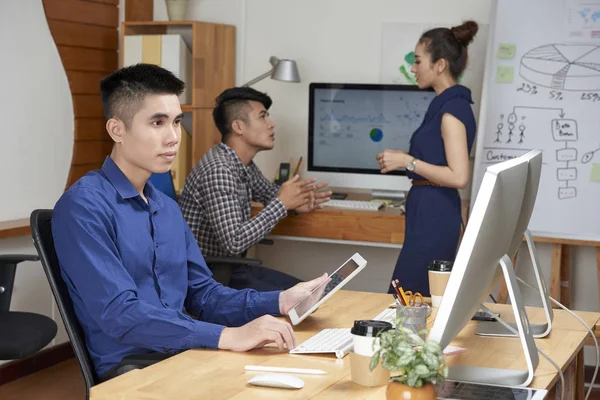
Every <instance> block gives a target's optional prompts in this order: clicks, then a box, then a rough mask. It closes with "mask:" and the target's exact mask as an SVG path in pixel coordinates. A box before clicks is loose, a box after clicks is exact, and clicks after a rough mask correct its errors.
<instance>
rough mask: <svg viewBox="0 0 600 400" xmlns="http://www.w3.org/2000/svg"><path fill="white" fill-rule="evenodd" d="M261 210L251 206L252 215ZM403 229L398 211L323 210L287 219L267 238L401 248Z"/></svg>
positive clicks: (388, 209)
mask: <svg viewBox="0 0 600 400" xmlns="http://www.w3.org/2000/svg"><path fill="white" fill-rule="evenodd" d="M261 209H262V206H258V205H256V206H254V205H253V207H252V215H256V214H257V213H258V212H259V211H260V210H261ZM404 225H405V219H404V215H403V214H402V212H401V211H400V209H399V208H391V207H386V208H384V209H382V210H379V211H358V210H344V209H340V208H324V209H321V210H315V211H313V212H311V213H307V214H300V215H289V216H288V217H287V218H284V219H282V220H281V221H279V223H278V224H277V225H276V226H275V228H274V229H273V230H272V231H271V235H282V236H296V237H305V238H318V239H330V240H349V241H358V242H376V243H386V244H402V243H403V242H404Z"/></svg>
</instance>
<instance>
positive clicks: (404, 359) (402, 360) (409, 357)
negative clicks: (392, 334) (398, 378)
mask: <svg viewBox="0 0 600 400" xmlns="http://www.w3.org/2000/svg"><path fill="white" fill-rule="evenodd" d="M415 358H416V356H415V354H414V353H409V352H407V353H404V354H402V355H401V356H400V357H398V361H396V365H397V366H399V367H403V366H408V365H409V364H410V363H412V362H413V361H414V360H415Z"/></svg>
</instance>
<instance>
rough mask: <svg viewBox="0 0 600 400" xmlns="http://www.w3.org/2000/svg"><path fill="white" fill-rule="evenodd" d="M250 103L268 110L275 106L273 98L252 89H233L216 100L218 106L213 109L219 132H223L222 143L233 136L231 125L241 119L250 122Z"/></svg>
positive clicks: (244, 87)
mask: <svg viewBox="0 0 600 400" xmlns="http://www.w3.org/2000/svg"><path fill="white" fill-rule="evenodd" d="M249 101H257V102H259V103H261V104H262V105H263V106H265V108H266V109H267V110H268V109H269V107H271V104H273V101H272V100H271V98H270V97H269V96H268V95H267V94H266V93H262V92H259V91H258V90H255V89H252V88H250V87H246V86H243V87H233V88H230V89H227V90H225V91H223V93H221V94H220V95H219V96H218V97H217V99H216V105H215V108H214V109H213V120H214V121H215V125H216V126H217V129H218V130H219V132H221V136H222V141H223V142H225V140H226V139H227V138H228V136H229V135H230V134H231V123H232V122H233V121H234V120H236V119H240V120H242V121H244V122H246V123H247V122H248V111H249V104H248V102H249Z"/></svg>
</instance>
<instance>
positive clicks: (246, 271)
mask: <svg viewBox="0 0 600 400" xmlns="http://www.w3.org/2000/svg"><path fill="white" fill-rule="evenodd" d="M300 282H301V281H300V279H298V278H295V277H293V276H291V275H288V274H286V273H283V272H280V271H276V270H274V269H270V268H265V267H251V266H249V265H243V266H239V267H235V268H233V270H232V271H231V281H230V283H229V286H230V287H232V288H234V289H254V290H256V291H259V292H269V291H272V290H286V289H289V288H291V287H292V286H294V285H296V284H297V283H300Z"/></svg>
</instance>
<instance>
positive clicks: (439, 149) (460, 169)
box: [377, 21, 478, 296]
mask: <svg viewBox="0 0 600 400" xmlns="http://www.w3.org/2000/svg"><path fill="white" fill-rule="evenodd" d="M477 29H478V26H477V23H476V22H474V21H467V22H465V23H463V24H462V25H459V26H455V27H453V28H451V29H448V28H436V29H432V30H430V31H427V32H425V33H424V34H423V35H422V36H421V38H420V39H419V41H418V43H417V45H416V47H415V63H414V64H413V66H412V68H411V72H412V73H413V74H415V78H416V81H417V84H418V85H419V87H420V88H421V89H425V88H433V89H434V90H435V93H436V95H437V96H436V97H435V98H434V99H433V100H432V102H431V104H430V105H429V108H428V109H427V113H426V114H425V117H424V119H423V122H422V123H421V126H420V127H419V128H418V129H417V130H416V131H415V132H414V133H413V136H412V138H411V141H410V149H409V152H408V153H406V152H405V151H402V150H390V149H387V150H385V151H383V152H382V153H379V154H378V155H377V161H378V162H379V166H380V168H381V172H382V173H386V172H390V171H393V170H396V169H400V168H406V170H407V176H408V178H409V179H411V180H412V187H411V189H410V191H409V193H408V196H407V199H406V229H405V240H404V245H403V247H402V251H401V252H400V256H399V257H398V261H397V262H396V268H395V269H394V274H393V276H392V278H393V279H398V280H399V281H400V285H401V286H403V287H404V289H405V290H411V291H412V292H413V293H415V292H417V291H418V292H420V293H421V294H423V296H429V280H428V272H427V266H428V265H429V263H430V262H431V261H433V260H454V258H455V256H456V249H457V246H458V240H459V236H460V228H461V222H462V217H461V199H460V195H459V193H458V189H463V188H465V187H466V186H467V184H468V182H469V153H470V151H471V146H472V145H473V140H474V139H475V130H476V129H475V116H474V115H473V110H472V109H471V104H472V103H473V100H472V99H471V91H470V90H469V89H468V88H466V87H464V86H462V85H458V84H457V80H458V77H459V76H460V75H461V74H462V73H463V71H464V70H465V67H466V66H467V46H468V45H469V43H471V41H472V40H473V37H474V36H475V34H476V33H477ZM392 291H393V289H392V288H391V287H390V292H392Z"/></svg>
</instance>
